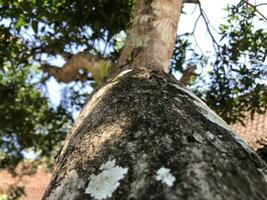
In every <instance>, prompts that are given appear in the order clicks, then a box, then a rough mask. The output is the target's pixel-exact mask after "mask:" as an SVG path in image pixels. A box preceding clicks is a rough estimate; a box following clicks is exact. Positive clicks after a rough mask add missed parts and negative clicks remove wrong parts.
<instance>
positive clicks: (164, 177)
mask: <svg viewBox="0 0 267 200" xmlns="http://www.w3.org/2000/svg"><path fill="white" fill-rule="evenodd" d="M170 171H171V170H170V169H168V168H165V167H161V168H160V169H158V171H157V175H156V179H157V180H158V181H161V182H162V183H165V184H166V185H167V186H169V187H171V186H173V183H174V181H175V177H174V176H173V175H172V174H171V172H170Z"/></svg>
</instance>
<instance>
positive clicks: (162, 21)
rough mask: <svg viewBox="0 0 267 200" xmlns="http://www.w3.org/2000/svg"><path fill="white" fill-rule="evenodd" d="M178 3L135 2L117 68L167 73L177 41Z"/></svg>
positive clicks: (172, 1) (152, 0)
mask: <svg viewBox="0 0 267 200" xmlns="http://www.w3.org/2000/svg"><path fill="white" fill-rule="evenodd" d="M181 7H182V1H181V0H167V1H162V0H148V1H143V0H137V1H135V6H134V9H135V16H134V18H133V22H132V29H131V31H130V32H129V35H128V38H127V40H126V43H125V47H124V49H123V51H122V53H121V55H120V58H119V61H118V65H117V66H118V67H122V66H124V65H127V64H128V63H131V66H132V67H138V68H150V69H157V70H162V71H165V72H167V71H168V65H169V61H170V58H171V56H172V51H173V46H174V43H175V38H176V31H177V25H178V20H179V16H180V12H181Z"/></svg>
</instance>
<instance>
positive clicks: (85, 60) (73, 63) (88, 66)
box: [41, 52, 111, 83]
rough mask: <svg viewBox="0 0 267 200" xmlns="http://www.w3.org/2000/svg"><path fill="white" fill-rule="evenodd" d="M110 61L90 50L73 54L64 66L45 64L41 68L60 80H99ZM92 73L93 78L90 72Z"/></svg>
mask: <svg viewBox="0 0 267 200" xmlns="http://www.w3.org/2000/svg"><path fill="white" fill-rule="evenodd" d="M110 64H111V63H110V61H108V60H105V59H101V58H99V57H98V56H96V55H92V54H90V53H88V52H80V53H78V54H76V55H74V56H72V57H71V58H70V59H69V60H68V61H67V62H66V64H64V65H63V67H55V66H51V65H48V64H45V65H43V66H42V67H41V69H42V70H43V71H45V72H48V73H49V74H50V75H52V76H54V78H55V79H56V80H57V81H58V82H64V83H69V82H71V81H77V80H80V81H87V80H97V79H98V78H100V76H101V68H103V67H107V68H108V67H109V66H110ZM89 73H91V74H92V77H93V79H92V78H90V77H89V76H88V74H89Z"/></svg>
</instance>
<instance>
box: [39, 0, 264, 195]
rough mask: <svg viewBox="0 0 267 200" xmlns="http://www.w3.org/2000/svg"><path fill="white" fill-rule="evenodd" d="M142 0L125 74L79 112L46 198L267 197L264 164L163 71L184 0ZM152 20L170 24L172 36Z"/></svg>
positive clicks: (120, 69)
mask: <svg viewBox="0 0 267 200" xmlns="http://www.w3.org/2000/svg"><path fill="white" fill-rule="evenodd" d="M136 2H137V5H136V7H135V8H136V9H137V11H136V12H137V13H138V15H142V13H148V15H149V16H146V17H147V18H146V17H145V18H143V19H142V20H141V18H142V17H140V20H139V21H138V20H137V21H138V22H137V23H133V29H132V32H134V34H133V33H132V32H131V33H132V35H131V33H130V34H129V38H128V41H127V42H126V45H125V49H124V50H123V53H122V55H121V57H120V60H119V62H118V66H117V69H116V70H117V73H114V74H113V75H112V78H110V79H109V81H108V82H107V83H106V84H105V85H104V86H103V87H102V88H100V89H99V90H98V91H96V92H95V93H94V94H93V95H92V97H91V99H90V100H89V101H88V102H87V104H86V105H85V107H84V108H83V110H82V112H81V113H80V115H79V117H78V119H77V121H76V123H75V125H74V127H73V129H72V130H71V132H70V133H69V134H68V136H67V138H66V140H65V143H64V146H63V148H62V150H61V153H60V157H59V160H58V162H57V165H56V169H55V171H54V174H53V177H52V180H51V183H50V185H49V186H48V188H47V190H46V192H45V194H44V197H43V199H45V200H54V199H66V200H67V199H68V200H71V199H120V200H121V199H123V200H124V199H129V200H130V199H131V200H134V199H138V200H142V199H146V200H148V199H159V200H174V199H181V200H186V199H188V200H202V199H203V200H204V199H209V200H224V199H229V200H238V199H240V200H241V199H242V200H243V199H249V200H250V199H251V200H261V199H262V200H264V199H266V198H267V166H266V164H265V163H264V162H263V161H262V160H261V159H260V158H259V157H258V156H257V154H256V153H255V152H254V151H252V150H251V148H250V147H249V146H248V145H247V144H246V143H245V142H243V141H242V140H241V139H240V138H239V137H238V136H237V135H236V134H235V133H234V132H233V131H232V130H231V129H230V128H229V126H228V125H227V124H226V123H225V122H224V121H223V120H222V119H221V118H220V117H218V116H217V115H216V114H215V113H214V112H213V111H212V110H211V109H210V108H208V107H207V106H206V104H205V103H203V102H202V101H201V100H200V99H199V98H197V97H196V96H195V95H194V94H192V93H190V92H189V91H187V90H186V89H184V88H182V87H180V86H179V83H178V82H177V81H176V80H175V79H174V78H173V77H172V76H171V75H168V74H166V73H165V72H164V71H167V70H166V64H167V60H166V59H167V58H170V55H171V53H170V52H169V50H170V48H172V46H171V44H172V43H174V41H175V37H174V38H172V37H173V29H174V26H175V25H174V23H175V22H173V21H172V19H173V16H171V14H170V13H172V14H174V15H175V17H176V20H177V19H178V16H179V12H180V6H181V3H182V1H180V0H179V1H178V0H168V1H161V0H148V1H141V0H140V1H139V0H138V1H136ZM162 2H165V3H166V5H163V4H164V3H162ZM159 5H161V6H159ZM170 5H176V6H175V7H172V9H171V7H170ZM177 9H178V11H177ZM159 13H161V14H159ZM138 15H136V17H137V18H138ZM159 16H161V17H159ZM162 16H164V17H163V18H162ZM137 18H135V19H137ZM144 20H145V21H146V23H148V25H147V26H148V27H150V30H147V31H144V30H146V28H145V27H144V24H143V21H144ZM153 20H155V21H156V22H157V23H152V21H153ZM162 20H163V21H164V23H163V21H162ZM141 21H142V23H141ZM139 22H140V23H139ZM165 22H166V23H165ZM169 22H170V24H168V23H169ZM176 22H177V21H176ZM161 23H162V24H161ZM151 24H152V25H151ZM153 24H161V25H160V26H159V27H161V28H162V29H164V28H165V26H163V25H164V24H165V25H166V26H167V27H168V28H170V29H166V30H168V31H171V32H172V34H170V33H169V32H168V33H167V35H169V36H171V38H170V37H165V36H164V35H163V34H162V31H159V29H158V26H153ZM139 26H140V27H141V29H140V31H141V35H139V36H137V37H138V38H139V39H136V40H135V41H140V37H141V41H146V42H144V43H143V42H141V43H138V42H137V43H138V44H140V46H139V47H136V46H135V45H133V46H132V45H131V44H132V43H130V42H129V40H133V37H134V35H136V34H137V35H138V34H139V33H138V31H134V30H138V27H139ZM143 28H144V30H143ZM146 34H147V35H146ZM152 35H153V37H154V38H153V39H152V37H151V36H152ZM144 38H148V39H144ZM157 38H158V39H159V41H156V40H157ZM171 39H173V41H171ZM147 42H148V43H147ZM134 44H136V43H135V42H134ZM159 44H162V46H160V45H159ZM137 46H138V45H137ZM135 48H138V49H137V54H135V53H134V52H135V50H134V49H135ZM155 48H162V49H155ZM149 50H150V51H151V52H149ZM160 52H161V53H162V55H159V54H160ZM129 55H131V56H132V59H131V60H128V61H127V57H129ZM133 55H134V56H133ZM158 56H159V57H158Z"/></svg>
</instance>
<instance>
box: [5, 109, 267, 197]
mask: <svg viewBox="0 0 267 200" xmlns="http://www.w3.org/2000/svg"><path fill="white" fill-rule="evenodd" d="M244 123H245V124H246V126H243V125H242V124H241V123H236V124H234V125H231V127H232V128H233V129H234V130H235V131H236V132H237V133H239V134H240V136H241V137H242V138H243V139H244V140H246V141H247V142H248V143H249V144H250V145H251V147H252V148H253V149H254V150H257V149H259V148H262V146H263V144H265V145H267V113H266V114H263V115H260V114H255V117H254V120H251V119H250V117H249V116H248V117H247V118H246V119H245V120H244ZM260 142H261V143H262V144H260ZM50 178H51V174H50V173H46V172H44V170H42V169H38V170H37V172H36V173H35V174H33V175H26V176H22V177H20V178H19V177H13V176H12V175H11V174H10V173H9V172H8V171H7V170H2V171H0V191H5V190H6V189H7V188H8V186H10V185H12V184H17V185H18V186H24V188H25V193H26V196H24V198H22V199H23V200H39V199H42V195H43V193H44V191H45V189H46V187H47V185H48V183H49V180H50Z"/></svg>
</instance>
